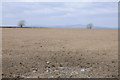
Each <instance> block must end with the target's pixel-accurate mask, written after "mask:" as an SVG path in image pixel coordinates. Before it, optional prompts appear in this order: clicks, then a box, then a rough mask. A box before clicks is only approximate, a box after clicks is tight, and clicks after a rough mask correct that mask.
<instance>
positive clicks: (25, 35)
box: [2, 28, 118, 78]
mask: <svg viewBox="0 0 120 80" xmlns="http://www.w3.org/2000/svg"><path fill="white" fill-rule="evenodd" d="M2 51H3V53H2V58H3V60H2V61H3V62H2V70H3V78H8V77H12V78H13V77H18V76H19V77H24V78H38V77H39V78H58V77H61V78H112V77H117V75H118V31H117V30H95V29H91V30H89V29H49V28H26V29H25V28H3V29H2Z"/></svg>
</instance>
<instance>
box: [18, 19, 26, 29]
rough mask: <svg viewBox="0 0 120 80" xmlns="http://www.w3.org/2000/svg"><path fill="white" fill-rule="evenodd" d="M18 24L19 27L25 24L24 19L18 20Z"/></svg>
mask: <svg viewBox="0 0 120 80" xmlns="http://www.w3.org/2000/svg"><path fill="white" fill-rule="evenodd" d="M18 26H20V27H21V28H22V27H23V26H25V21H24V20H21V21H19V23H18Z"/></svg>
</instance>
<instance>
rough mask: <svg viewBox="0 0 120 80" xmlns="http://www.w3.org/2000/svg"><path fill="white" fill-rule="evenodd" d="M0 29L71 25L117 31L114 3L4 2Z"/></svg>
mask: <svg viewBox="0 0 120 80" xmlns="http://www.w3.org/2000/svg"><path fill="white" fill-rule="evenodd" d="M2 12H3V15H2V25H17V24H18V22H19V21H20V20H25V21H26V26H27V25H42V26H47V25H48V26H52V25H75V24H83V25H86V24H88V23H93V24H94V25H96V26H102V27H110V28H115V27H118V3H117V2H4V3H3V4H2Z"/></svg>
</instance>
